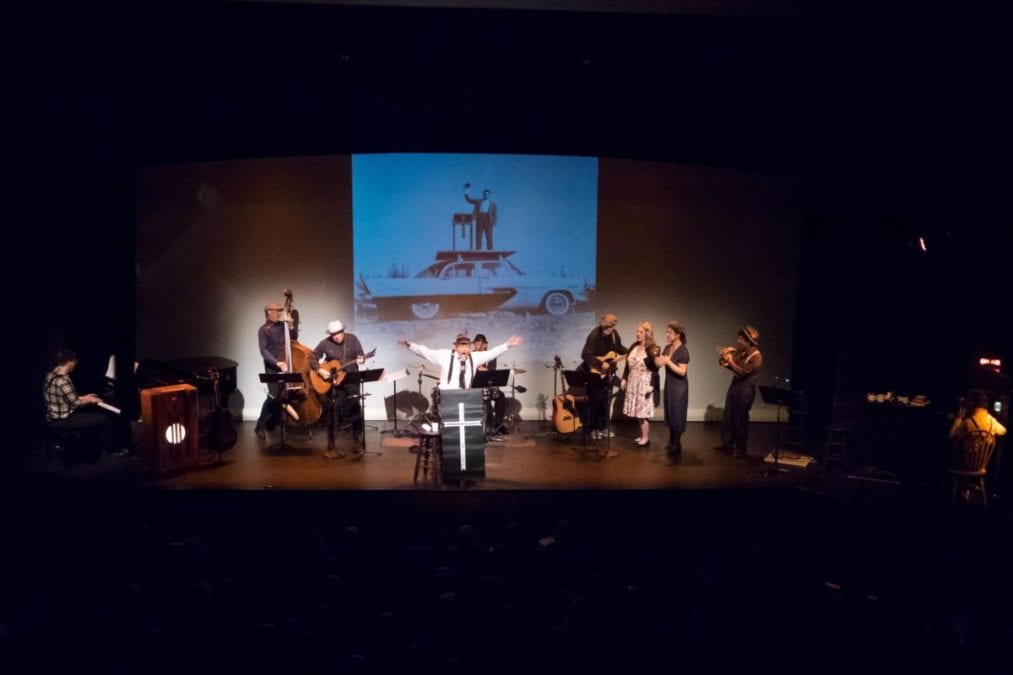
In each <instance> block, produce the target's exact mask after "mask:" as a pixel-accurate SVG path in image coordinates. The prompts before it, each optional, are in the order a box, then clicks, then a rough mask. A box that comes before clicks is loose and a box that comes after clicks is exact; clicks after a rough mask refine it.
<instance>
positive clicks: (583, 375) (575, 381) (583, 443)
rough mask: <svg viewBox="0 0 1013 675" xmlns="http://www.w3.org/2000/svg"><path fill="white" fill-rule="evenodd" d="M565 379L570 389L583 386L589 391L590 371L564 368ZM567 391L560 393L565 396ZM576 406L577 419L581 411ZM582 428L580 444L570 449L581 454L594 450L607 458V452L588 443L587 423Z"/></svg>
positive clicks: (598, 454) (599, 455)
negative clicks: (603, 452)
mask: <svg viewBox="0 0 1013 675" xmlns="http://www.w3.org/2000/svg"><path fill="white" fill-rule="evenodd" d="M563 381H564V382H566V386H567V388H568V389H573V388H574V387H582V388H583V389H584V391H585V393H586V392H587V381H588V373H587V372H586V371H584V370H564V371H563ZM566 391H567V390H566V389H564V390H563V391H561V392H560V394H562V395H564V396H565V395H566ZM588 404H590V402H588ZM576 407H577V406H574V411H573V412H574V414H575V415H576V416H577V419H580V412H579V411H578V410H577V409H576ZM580 428H581V432H580V445H571V446H570V449H571V450H576V451H577V452H579V453H581V455H583V454H584V453H585V452H593V453H595V454H596V455H597V456H598V457H606V458H607V457H608V456H609V455H608V453H607V452H606V453H605V454H602V453H601V452H600V451H599V450H598V448H593V447H590V446H589V445H588V444H587V425H586V424H581V425H580Z"/></svg>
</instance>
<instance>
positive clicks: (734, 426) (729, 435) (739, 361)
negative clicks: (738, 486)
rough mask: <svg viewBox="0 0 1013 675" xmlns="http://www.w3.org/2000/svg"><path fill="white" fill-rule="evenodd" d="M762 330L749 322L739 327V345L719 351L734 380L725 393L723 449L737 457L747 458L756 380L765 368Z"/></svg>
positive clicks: (722, 431) (737, 343)
mask: <svg viewBox="0 0 1013 675" xmlns="http://www.w3.org/2000/svg"><path fill="white" fill-rule="evenodd" d="M759 344H760V331H758V330H756V328H755V327H754V326H752V325H749V324H746V325H745V326H743V327H742V328H740V329H739V333H738V336H737V337H736V345H737V346H736V347H725V348H723V349H721V350H720V351H719V354H720V356H719V358H718V364H719V365H721V366H722V367H724V368H727V369H728V370H730V371H732V373H733V376H732V382H731V384H730V385H728V393H727V394H726V395H725V414H724V418H723V419H722V420H721V448H722V449H723V450H726V451H730V452H731V453H732V456H733V457H745V456H746V455H747V454H748V451H747V444H746V441H747V438H748V435H749V410H750V409H751V408H752V407H753V400H754V399H755V398H756V382H757V380H758V379H759V377H760V369H761V368H763V355H762V354H760V350H759V348H758V345H759Z"/></svg>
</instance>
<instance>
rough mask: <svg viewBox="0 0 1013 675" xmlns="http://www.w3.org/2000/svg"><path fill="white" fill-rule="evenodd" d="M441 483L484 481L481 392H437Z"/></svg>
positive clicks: (455, 390)
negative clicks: (466, 480)
mask: <svg viewBox="0 0 1013 675" xmlns="http://www.w3.org/2000/svg"><path fill="white" fill-rule="evenodd" d="M440 426H441V428H442V436H443V438H442V443H441V445H442V449H443V450H442V460H441V462H440V464H441V466H442V468H443V478H444V479H451V480H454V479H463V478H485V408H484V404H483V401H482V390H481V389H444V390H442V391H441V392H440Z"/></svg>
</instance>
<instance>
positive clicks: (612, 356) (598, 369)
mask: <svg viewBox="0 0 1013 675" xmlns="http://www.w3.org/2000/svg"><path fill="white" fill-rule="evenodd" d="M594 358H595V361H596V364H595V365H593V366H591V372H592V373H594V374H595V375H597V376H598V377H601V378H605V377H607V376H608V374H609V373H612V374H615V372H616V369H615V364H616V363H618V362H620V361H624V360H626V354H616V353H615V352H609V353H608V354H603V355H601V356H596V357H594ZM606 363H607V364H609V367H608V370H605V369H603V368H602V365H604V364H606Z"/></svg>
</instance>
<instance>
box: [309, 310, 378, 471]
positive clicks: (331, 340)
mask: <svg viewBox="0 0 1013 675" xmlns="http://www.w3.org/2000/svg"><path fill="white" fill-rule="evenodd" d="M365 360H366V357H365V352H364V351H363V349H362V343H361V342H359V338H358V337H356V336H355V335H353V334H352V333H348V332H345V325H344V324H343V323H341V321H339V320H337V319H335V320H334V321H331V322H330V323H329V324H327V337H325V338H324V339H323V340H321V341H320V343H319V344H317V346H316V349H314V350H313V353H312V354H310V367H311V368H313V370H315V371H317V374H318V375H319V376H320V377H322V378H323V379H324V380H327V381H330V379H331V378H332V377H336V376H337V374H338V371H337V369H335V372H334V373H332V372H331V370H330V369H328V368H326V367H325V366H324V364H327V363H330V364H332V365H334V364H335V362H336V361H340V362H341V366H340V367H341V372H344V373H354V372H355V371H357V370H359V364H361V363H364V362H365ZM331 393H333V395H334V397H335V398H334V401H333V408H334V411H333V413H332V409H331V408H332V401H331V400H330V399H328V400H327V401H325V402H324V406H323V415H322V416H321V419H322V420H323V422H324V425H325V426H326V427H327V428H328V429H331V428H332V426H331V425H332V423H334V422H337V421H338V420H342V421H344V422H345V423H346V424H347V423H351V425H352V439H353V440H354V441H355V442H358V441H359V437H360V435H361V434H362V414H361V413H362V411H361V410H360V409H359V406H358V405H356V403H355V399H354V398H351V397H352V396H354V395H355V391H352V390H351V389H350V388H349V387H346V386H342V385H338V386H336V387H334V390H333V392H331ZM334 415H336V416H337V418H338V419H333V416H334ZM338 456H339V455H338V454H337V453H336V452H334V437H333V435H331V434H328V436H327V451H326V452H324V457H327V458H328V459H335V458H337V457H338Z"/></svg>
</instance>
